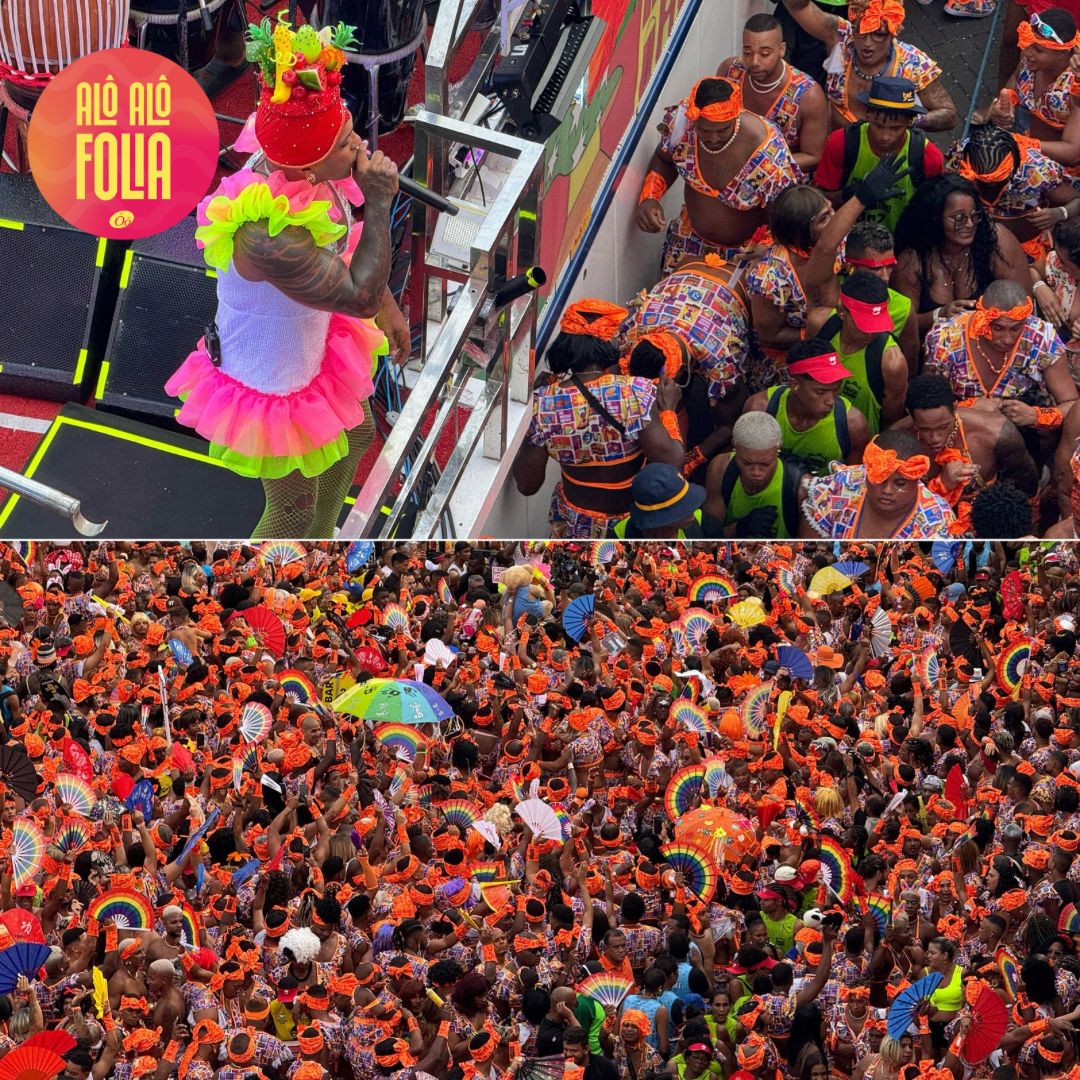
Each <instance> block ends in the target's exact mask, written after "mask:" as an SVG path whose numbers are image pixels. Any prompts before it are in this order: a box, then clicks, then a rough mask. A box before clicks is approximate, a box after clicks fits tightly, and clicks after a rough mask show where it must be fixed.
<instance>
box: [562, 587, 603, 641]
mask: <svg viewBox="0 0 1080 1080" xmlns="http://www.w3.org/2000/svg"><path fill="white" fill-rule="evenodd" d="M595 609H596V597H595V596H575V597H574V599H573V600H571V601H570V603H569V604H567V605H566V610H565V611H564V612H563V617H562V624H563V629H564V630H565V631H566V632H567V633H568V634H569V635H570V636H571V637H572V638H573V639H574V640H575V641H580V640H581V639H582V638H583V637H584V636H585V634H586V632H587V631H588V628H589V619H590V618H592V613H593V611H594V610H595Z"/></svg>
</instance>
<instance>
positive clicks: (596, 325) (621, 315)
mask: <svg viewBox="0 0 1080 1080" xmlns="http://www.w3.org/2000/svg"><path fill="white" fill-rule="evenodd" d="M627 315H629V312H628V311H627V310H626V308H623V307H619V305H618V304H611V303H609V302H608V301H607V300H597V299H593V298H590V299H586V300H579V301H578V302H577V303H576V304H571V305H570V306H569V307H568V308H567V309H566V312H565V313H564V314H563V317H562V322H561V323H560V325H559V329H560V330H562V332H563V333H564V334H587V335H588V336H589V337H597V338H600V340H601V341H610V340H611V339H612V338H613V337H614V336H615V334H616V332H617V331H618V329H619V327H620V326H621V325H622V322H623V320H624V319H625V318H626V317H627ZM590 316H591V318H590Z"/></svg>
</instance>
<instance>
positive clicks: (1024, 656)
mask: <svg viewBox="0 0 1080 1080" xmlns="http://www.w3.org/2000/svg"><path fill="white" fill-rule="evenodd" d="M1030 661H1031V642H1029V641H1018V642H1017V643H1016V644H1015V645H1011V646H1010V647H1009V648H1007V649H1006V650H1005V651H1004V652H1003V653H1002V654H1001V655H1000V656H999V657H998V660H997V665H996V671H997V680H998V682H999V683H1000V684H1001V685H1002V687H1003V688H1004V689H1005V690H1008V691H1009V693H1015V691H1016V690H1018V689H1019V688H1020V681H1021V679H1023V677H1024V672H1025V671H1026V670H1027V666H1028V664H1029V663H1030Z"/></svg>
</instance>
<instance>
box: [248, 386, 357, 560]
mask: <svg viewBox="0 0 1080 1080" xmlns="http://www.w3.org/2000/svg"><path fill="white" fill-rule="evenodd" d="M365 412H366V415H365V417H364V422H363V423H362V424H361V425H360V426H359V427H356V428H353V430H352V431H350V432H349V433H348V439H349V453H348V455H347V456H346V457H344V458H342V459H341V461H339V462H338V463H337V464H336V465H334V466H332V467H331V468H329V469H327V470H326V472H324V473H323V474H322V475H321V476H311V477H309V476H304V474H303V473H301V472H300V471H299V470H297V471H296V472H291V473H289V475H288V476H284V477H282V478H281V479H280V480H263V482H262V484H263V491H264V492H265V493H266V509H265V510H263V515H262V517H261V518H259V523H258V525H256V526H255V531H254V532H253V533H252V534H251V538H252V539H253V540H306V539H318V540H329V539H331V538H332V537H333V535H334V529H335V528H336V527H337V519H338V515H339V514H340V513H341V507H342V504H343V503H344V501H345V496H346V495H347V494H348V493H349V488H350V486H351V485H352V482H353V477H354V476H356V467H357V465H358V464H359V462H360V458H361V457H363V455H364V451H365V450H367V448H368V446H370V445H371V440H372V438H373V436H374V434H375V422H374V420H373V418H372V414H371V408H370V406H369V407H368V408H367V409H366V410H365Z"/></svg>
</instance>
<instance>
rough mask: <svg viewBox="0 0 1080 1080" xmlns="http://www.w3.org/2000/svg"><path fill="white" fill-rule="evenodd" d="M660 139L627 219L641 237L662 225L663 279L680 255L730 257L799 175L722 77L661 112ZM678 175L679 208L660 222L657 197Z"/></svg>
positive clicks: (784, 148)
mask: <svg viewBox="0 0 1080 1080" xmlns="http://www.w3.org/2000/svg"><path fill="white" fill-rule="evenodd" d="M660 134H661V135H662V136H663V137H662V139H661V140H660V145H659V146H657V148H656V151H655V153H654V154H653V156H652V160H651V161H650V162H649V171H648V174H647V175H646V177H645V183H644V184H643V185H642V188H641V195H640V197H639V202H638V212H637V217H636V218H635V222H636V224H637V227H638V228H639V229H641V230H642V232H649V233H658V232H660V231H661V230H663V229H664V227H665V225H667V237H666V239H665V241H664V257H663V272H664V273H665V274H669V273H671V271H672V270H674V269H675V268H676V267H677V266H678V265H679V264H680V263H681V262H682V261H683V260H684V259H685V258H687V257H694V258H701V257H704V256H705V255H708V254H714V255H719V256H721V257H722V258H725V259H732V258H734V257H736V256H737V255H738V254H739V252H741V251H742V250H743V249H744V248H745V247H746V246H747V244H748V243H749V241H750V239H751V237H752V236H753V235H754V232H755V230H757V229H758V228H759V227H760V226H762V225H764V223H765V208H766V207H767V206H768V205H769V203H770V202H772V200H773V199H775V198H776V196H777V195H779V194H780V192H782V191H783V190H785V189H786V188H789V187H791V186H792V185H793V184H797V183H799V182H800V181H801V180H802V178H803V177H802V173H801V171H800V170H799V167H798V165H796V164H795V159H794V158H793V157H792V156H791V151H790V150H789V149H788V145H787V142H786V141H785V139H784V136H783V134H782V133H781V131H780V129H779V128H777V127H776V126H775V125H774V124H773V123H772V122H771V121H769V120H765V119H764V118H762V117H760V116H757V115H756V114H754V113H752V112H747V111H745V110H744V109H743V107H742V91H741V90H740V89H739V87H737V86H736V85H735V84H734V83H731V82H729V81H728V80H727V79H720V78H708V79H702V80H701V81H700V82H699V83H698V84H697V85H696V86H695V87H694V88H693V89H692V90H691V91H690V93H689V95H688V96H687V97H686V98H685V100H683V101H682V102H680V103H679V104H678V105H675V106H672V107H671V108H669V109H668V111H667V112H666V113H665V115H664V120H663V123H662V124H661V125H660ZM679 177H682V179H683V180H685V181H686V184H685V186H684V199H685V203H684V205H683V209H682V213H681V214H680V215H679V217H677V218H675V219H674V220H673V221H671V223H670V224H668V223H667V222H666V220H665V218H664V208H663V204H662V202H661V200H662V199H663V197H664V194H665V192H666V191H667V190H668V188H670V187H671V185H672V184H674V183H675V181H676V180H678V179H679Z"/></svg>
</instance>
